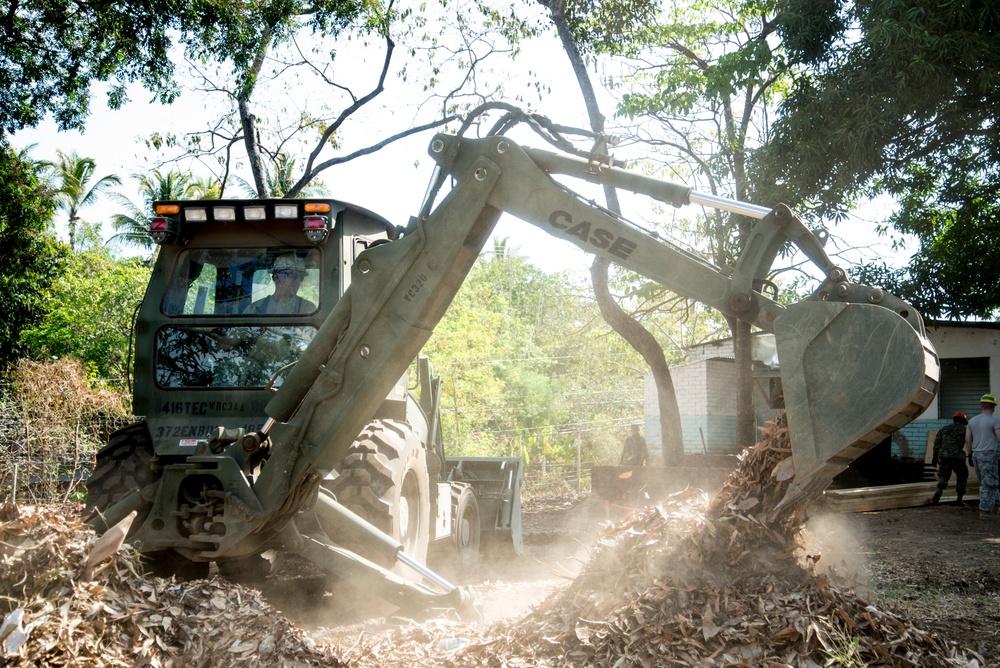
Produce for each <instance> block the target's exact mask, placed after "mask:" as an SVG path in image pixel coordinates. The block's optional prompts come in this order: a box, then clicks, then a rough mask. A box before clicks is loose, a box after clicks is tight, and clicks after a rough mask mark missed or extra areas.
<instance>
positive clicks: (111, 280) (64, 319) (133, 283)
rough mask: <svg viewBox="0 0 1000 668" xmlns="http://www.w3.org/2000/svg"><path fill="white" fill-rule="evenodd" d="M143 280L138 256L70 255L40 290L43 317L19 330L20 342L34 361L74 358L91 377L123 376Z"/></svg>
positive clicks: (144, 273)
mask: <svg viewBox="0 0 1000 668" xmlns="http://www.w3.org/2000/svg"><path fill="white" fill-rule="evenodd" d="M148 281H149V269H148V267H146V266H145V265H144V264H143V263H142V262H141V261H139V260H136V259H127V260H112V259H111V258H109V257H108V256H107V255H106V254H102V253H95V252H88V253H76V254H73V255H72V256H71V257H70V258H69V261H68V268H67V271H66V273H65V274H64V275H63V276H61V277H60V278H58V279H57V280H55V281H54V282H53V283H52V284H51V286H50V287H49V288H48V289H46V290H44V291H43V293H42V300H43V301H42V308H43V309H44V311H45V315H44V316H43V317H42V318H41V319H40V320H39V321H38V322H37V323H36V324H34V325H33V326H31V327H26V328H24V329H23V330H22V331H21V343H22V344H23V345H24V347H25V349H26V351H27V352H28V354H29V355H30V356H32V357H34V358H36V359H50V358H60V359H62V358H75V359H78V360H80V361H81V362H82V363H83V364H84V366H85V367H86V368H87V370H88V372H89V373H90V374H91V375H95V376H97V377H99V378H109V379H119V378H124V377H125V374H126V356H127V351H128V348H129V345H128V344H129V337H130V332H131V327H132V315H133V313H134V311H135V308H136V306H137V305H138V304H139V302H140V301H141V300H142V295H143V292H144V291H145V289H146V283H147V282H148Z"/></svg>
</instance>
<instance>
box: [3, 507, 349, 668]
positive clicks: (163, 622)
mask: <svg viewBox="0 0 1000 668" xmlns="http://www.w3.org/2000/svg"><path fill="white" fill-rule="evenodd" d="M96 544H97V539H96V537H95V536H94V533H93V531H91V530H90V529H89V528H86V527H85V526H84V525H83V524H82V523H81V521H80V520H79V514H78V513H77V512H75V511H73V510H71V509H69V508H66V509H65V512H59V510H58V509H56V510H54V509H52V508H51V507H50V508H47V509H40V508H29V507H16V506H14V505H11V504H6V505H3V506H0V667H2V666H94V667H100V668H103V667H104V666H129V667H130V666H137V665H138V666H185V667H193V666H303V667H305V666H333V667H336V666H340V665H342V664H341V662H340V661H339V660H338V659H337V658H336V657H335V656H334V654H333V653H332V651H331V650H330V649H329V648H326V647H322V646H317V645H316V643H314V642H313V641H312V640H311V639H310V638H308V637H306V636H305V635H304V634H303V633H302V632H301V631H300V630H299V629H297V628H296V627H294V626H293V625H292V624H291V623H290V622H288V621H287V620H286V619H285V618H284V617H282V616H281V614H280V613H279V612H278V611H276V610H275V609H274V608H272V607H271V606H269V605H268V604H267V603H265V602H264V601H263V600H262V599H261V598H260V594H259V593H258V592H256V591H254V590H250V589H246V588H243V587H239V586H237V585H232V584H229V583H228V582H226V581H224V580H220V579H212V580H198V581H195V582H185V583H177V582H175V581H173V580H164V579H161V578H156V577H148V576H145V575H143V573H142V568H141V565H140V563H139V558H138V555H137V554H136V553H135V552H134V550H132V549H130V548H129V547H128V546H125V547H124V548H123V549H121V550H116V551H114V552H113V553H111V554H109V555H108V557H107V558H106V559H103V560H101V561H100V562H99V563H94V561H93V560H91V563H90V564H89V566H88V555H89V554H91V551H92V550H94V549H97V548H98V547H99V546H97V545H96ZM85 575H86V577H85Z"/></svg>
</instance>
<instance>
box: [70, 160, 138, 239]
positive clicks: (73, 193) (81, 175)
mask: <svg viewBox="0 0 1000 668" xmlns="http://www.w3.org/2000/svg"><path fill="white" fill-rule="evenodd" d="M56 153H57V154H58V155H59V164H57V165H54V166H53V169H54V171H55V177H56V182H57V191H56V201H57V202H58V203H59V208H60V209H62V210H63V211H65V212H66V214H67V216H69V247H70V250H74V249H75V246H76V227H77V224H78V223H80V222H82V221H81V218H80V211H81V210H82V209H83V208H85V207H88V206H90V205H91V204H93V203H94V202H96V201H97V199H98V198H99V197H101V195H103V194H105V193H106V192H107V191H108V189H109V188H111V186H113V185H119V186H120V185H121V183H122V180H121V179H120V178H118V176H117V175H115V174H108V175H107V176H102V177H101V178H100V179H98V180H97V182H96V183H94V184H93V185H92V186H91V185H90V182H91V180H92V179H93V178H94V172H95V171H96V170H97V163H96V161H95V160H94V159H93V158H88V157H83V156H80V155H77V153H76V151H73V152H72V153H70V154H69V155H66V154H65V153H63V152H62V151H57V152H56Z"/></svg>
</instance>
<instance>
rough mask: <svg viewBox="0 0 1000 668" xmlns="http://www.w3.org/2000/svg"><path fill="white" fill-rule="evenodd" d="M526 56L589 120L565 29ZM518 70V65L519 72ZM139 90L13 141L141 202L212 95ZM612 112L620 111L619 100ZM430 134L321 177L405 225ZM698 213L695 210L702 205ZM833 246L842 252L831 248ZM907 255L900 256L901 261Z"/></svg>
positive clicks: (578, 254)
mask: <svg viewBox="0 0 1000 668" xmlns="http://www.w3.org/2000/svg"><path fill="white" fill-rule="evenodd" d="M522 60H523V62H526V63H533V64H537V63H539V62H544V63H545V66H544V74H545V76H546V81H545V83H546V84H547V85H548V86H550V87H551V88H552V91H553V92H552V93H551V94H550V95H548V96H546V97H545V98H544V99H543V101H542V102H541V103H540V104H539V105H537V106H536V107H535V108H533V111H537V112H539V113H542V114H544V115H547V116H548V117H549V118H551V119H552V120H553V121H555V122H556V123H560V124H563V125H571V126H577V127H583V126H586V125H587V121H586V116H585V110H584V106H583V103H582V98H581V95H580V93H579V90H578V88H577V87H576V84H575V79H574V77H573V74H572V71H571V69H570V67H569V64H568V62H567V59H566V57H565V55H563V54H562V53H561V51H559V48H558V45H557V43H556V42H555V38H554V37H553V36H551V35H549V36H545V37H544V38H540V39H538V40H534V41H533V43H530V44H528V45H526V48H525V54H524V56H523V59H522ZM519 62H520V61H519ZM511 68H512V71H515V70H518V68H519V66H518V65H516V64H514V63H512V64H511ZM538 72H539V69H538V68H537V67H535V68H534V71H533V72H532V73H530V74H524V73H522V74H521V75H520V76H524V77H527V78H529V79H530V77H532V76H538ZM513 77H514V75H513V74H512V79H513ZM595 80H596V77H595ZM529 83H530V82H529ZM390 89H391V84H390ZM134 90H135V92H134V94H133V95H132V99H133V101H132V102H130V103H129V104H128V105H126V106H125V107H124V108H123V109H121V110H118V111H111V110H109V109H107V107H106V106H105V102H104V93H103V92H102V91H103V88H101V89H99V90H98V91H97V92H96V94H95V95H94V98H93V103H92V108H93V113H92V116H91V118H90V119H89V120H88V123H87V127H86V131H85V132H83V133H80V132H76V131H71V132H65V133H63V132H58V131H57V129H56V127H55V124H54V123H53V122H52V121H51V120H47V121H45V122H44V123H42V124H41V125H40V126H38V127H37V128H34V129H31V130H26V131H23V132H20V133H18V134H16V135H15V136H14V138H13V144H14V146H15V147H18V148H20V147H22V146H26V145H28V144H37V146H36V147H35V148H34V149H33V150H32V153H31V155H32V156H33V157H35V158H36V159H49V160H55V159H56V150H57V149H58V150H62V151H63V152H64V153H70V152H72V151H76V152H77V153H79V154H80V155H83V156H90V157H93V158H95V159H96V161H97V166H98V172H97V174H98V176H103V175H106V174H111V173H114V174H118V175H119V176H120V177H121V178H122V179H123V181H124V185H123V187H122V188H120V189H118V190H120V191H121V192H122V193H123V194H125V195H126V196H127V197H129V198H130V199H132V201H134V202H136V203H140V202H141V198H140V197H139V195H138V193H137V191H136V184H135V182H134V180H133V179H132V178H130V177H131V175H132V174H134V173H137V172H144V171H149V170H151V169H152V168H153V167H155V166H156V164H157V161H158V160H159V159H162V157H163V156H162V155H157V154H155V153H154V152H153V151H151V150H148V149H147V148H146V147H145V145H144V143H143V141H142V139H143V138H145V137H148V136H150V135H151V134H152V133H153V132H159V133H161V134H164V133H167V132H174V133H182V132H185V131H191V130H194V129H198V128H201V127H202V126H203V123H204V120H205V118H206V104H205V101H204V99H203V98H201V97H199V96H198V95H196V94H194V93H185V94H184V95H182V96H181V98H180V100H178V101H177V102H175V103H174V104H173V105H169V106H162V105H159V104H157V103H148V102H147V101H146V100H148V99H149V97H150V95H149V93H147V92H146V91H144V90H142V89H141V88H139V87H136V88H135V89H134ZM606 113H608V114H610V113H611V109H610V105H608V108H607V109H606ZM379 136H381V135H379ZM530 136H531V135H529V137H530ZM430 137H431V134H430V133H424V134H422V135H418V136H416V137H412V138H409V139H407V140H404V141H401V142H398V143H396V144H394V145H393V146H391V147H389V148H386V149H383V150H382V151H379V152H377V153H375V154H372V155H369V156H365V157H362V158H359V159H357V160H355V161H352V162H351V163H348V164H346V165H343V166H338V167H334V168H332V169H330V170H327V171H326V172H324V173H323V174H322V175H321V177H320V178H321V179H322V181H323V182H324V183H325V184H326V186H327V187H328V188H329V190H330V192H331V195H332V196H333V197H334V198H338V199H343V200H346V201H349V202H352V203H354V204H357V205H360V206H363V207H365V208H368V209H370V210H372V211H375V212H377V213H380V214H381V215H383V216H385V217H386V218H388V219H389V220H391V221H393V222H395V223H397V224H400V225H403V224H405V223H406V221H407V219H408V218H409V216H411V215H413V214H415V213H416V212H417V211H418V209H419V207H420V204H421V201H422V199H423V196H424V192H425V190H426V187H427V184H428V181H429V179H430V177H431V170H432V162H431V160H430V158H429V157H427V152H426V151H427V144H428V142H429V140H430ZM515 137H516V138H517V139H518V140H524V141H525V143H526V144H531V145H535V146H540V147H543V148H549V147H548V146H543V142H541V140H540V139H538V140H535V141H532V139H530V138H527V137H524V136H517V135H515ZM178 168H182V169H185V168H186V169H192V170H195V171H197V170H198V166H197V165H195V164H192V163H188V164H184V163H181V164H180V165H178ZM206 173H207V172H206ZM228 195H229V196H237V195H238V193H236V192H234V191H233V190H232V189H231V190H229V191H228ZM593 196H595V197H599V193H596V192H595V193H594V195H593ZM118 210H119V209H118V207H116V206H115V204H114V203H113V202H111V201H110V200H105V201H103V202H101V203H100V204H98V205H95V206H93V207H91V208H89V209H85V210H84V211H83V212H82V215H83V218H84V219H85V220H88V221H102V220H108V218H109V217H110V215H111V214H112V213H114V212H116V211H118ZM685 211H686V210H685ZM691 213H692V215H693V213H694V211H693V210H692V211H691ZM883 213H884V207H883V208H881V209H879V208H875V207H870V208H868V209H867V210H866V212H865V213H862V214H861V216H863V217H857V216H855V217H853V218H852V219H850V220H848V221H847V222H845V223H840V224H838V225H837V226H836V227H835V228H833V229H832V230H831V231H832V233H833V234H834V235H835V238H841V239H843V240H844V242H843V243H844V244H845V246H847V247H850V246H857V247H869V246H871V245H872V244H874V247H873V248H871V249H870V250H869V251H865V252H861V251H851V252H850V253H849V254H848V255H847V257H846V258H845V260H844V261H843V263H844V264H849V263H851V262H857V261H859V260H860V259H861V257H862V256H863V255H865V256H867V257H872V256H878V255H884V256H891V255H893V252H892V250H891V248H890V247H889V246H888V244H887V243H885V242H884V241H880V240H878V239H876V238H875V237H874V235H873V234H872V233H871V224H872V223H871V221H872V220H880V219H881V218H882V214H883ZM808 222H810V221H807V223H808ZM59 229H60V231H61V233H62V235H63V236H64V237H65V221H63V220H60V221H59ZM103 232H104V234H105V236H110V234H111V233H112V230H111V229H110V224H109V223H106V224H104V225H103ZM496 236H499V237H507V238H508V239H509V245H510V246H511V247H513V248H514V249H515V250H516V251H518V252H519V254H521V255H523V256H525V257H527V259H528V260H529V261H530V262H531V263H532V264H534V265H535V266H537V267H539V268H541V269H543V270H545V271H550V272H551V271H560V270H568V271H571V272H574V273H581V274H583V273H586V272H587V271H588V269H589V266H590V262H591V257H590V256H588V255H586V254H585V253H583V251H581V250H579V249H578V248H576V247H575V246H573V245H572V244H569V243H568V242H565V241H562V240H559V239H556V238H554V237H551V236H549V235H548V234H546V233H544V232H542V231H541V230H539V229H538V228H535V227H534V226H532V225H530V224H528V223H525V222H522V221H520V220H517V219H514V218H512V217H509V216H505V217H504V218H503V219H501V222H500V224H499V226H498V228H497V232H496ZM490 245H491V244H490ZM490 245H488V246H487V248H489V246H490ZM828 252H833V251H832V249H831V248H830V247H828ZM898 261H899V260H898V258H897V263H898Z"/></svg>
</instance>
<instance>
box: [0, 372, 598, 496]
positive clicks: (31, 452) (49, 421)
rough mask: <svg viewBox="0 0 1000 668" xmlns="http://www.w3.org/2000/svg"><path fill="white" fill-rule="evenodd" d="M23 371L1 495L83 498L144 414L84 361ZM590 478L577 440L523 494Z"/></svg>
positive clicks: (6, 431) (529, 471) (9, 395)
mask: <svg viewBox="0 0 1000 668" xmlns="http://www.w3.org/2000/svg"><path fill="white" fill-rule="evenodd" d="M20 371H23V373H22V374H21V377H20V380H18V381H16V382H7V383H0V502H4V501H14V502H18V503H30V504H33V503H48V502H53V501H67V500H73V499H75V500H77V501H81V502H82V501H83V500H84V499H85V494H86V481H87V478H88V476H89V475H90V473H91V472H92V471H93V468H94V464H95V462H94V457H95V455H96V453H97V451H98V450H99V449H100V448H102V447H103V446H104V445H105V444H106V443H107V442H108V440H109V438H110V436H111V434H112V433H113V432H114V431H116V430H117V429H120V428H122V427H125V426H127V425H129V424H132V423H134V422H135V421H136V420H137V419H138V418H136V417H134V416H131V415H127V414H125V413H126V412H125V411H124V410H123V409H122V407H123V402H122V400H121V395H120V394H115V393H111V392H109V393H106V394H104V395H102V394H101V393H99V392H94V391H92V390H90V389H89V387H88V383H87V382H86V374H85V372H84V370H83V368H82V367H80V366H79V365H78V364H77V365H76V366H74V365H72V364H63V363H60V362H57V363H54V364H48V365H47V366H37V367H34V366H27V367H25V368H23V369H21V370H20ZM584 459H587V457H584ZM590 479H591V467H590V463H589V462H587V461H582V460H581V457H580V451H579V448H578V449H577V454H576V461H575V462H569V463H566V462H559V463H553V462H550V461H547V459H546V458H545V457H537V458H533V459H532V460H531V461H530V464H526V465H525V467H524V478H523V481H522V486H521V490H522V497H523V498H532V497H537V496H549V495H566V494H574V495H580V494H586V493H588V492H589V491H590Z"/></svg>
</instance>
